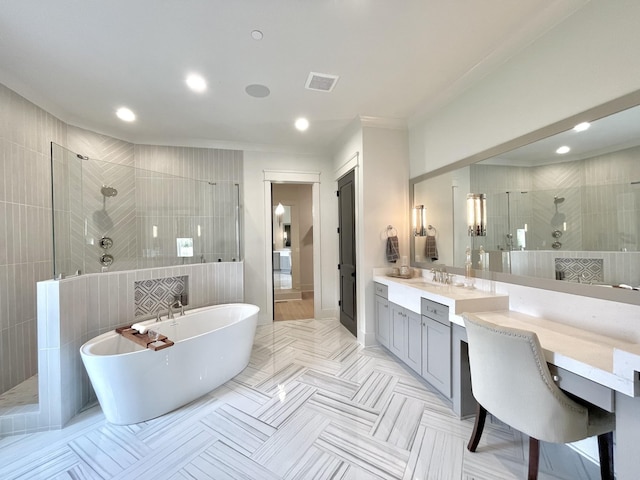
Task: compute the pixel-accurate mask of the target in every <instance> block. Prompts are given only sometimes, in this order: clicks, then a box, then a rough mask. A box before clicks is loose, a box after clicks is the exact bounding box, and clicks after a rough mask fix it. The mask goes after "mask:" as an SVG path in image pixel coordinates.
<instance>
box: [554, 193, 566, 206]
mask: <svg viewBox="0 0 640 480" xmlns="http://www.w3.org/2000/svg"><path fill="white" fill-rule="evenodd" d="M562 202H564V197H558V196H557V195H556V196H555V197H553V204H554V205H558V204H560V203H562Z"/></svg>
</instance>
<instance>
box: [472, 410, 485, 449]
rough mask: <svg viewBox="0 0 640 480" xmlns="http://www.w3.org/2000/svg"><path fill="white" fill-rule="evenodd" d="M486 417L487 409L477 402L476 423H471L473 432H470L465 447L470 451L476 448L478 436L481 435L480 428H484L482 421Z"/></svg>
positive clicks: (478, 440)
mask: <svg viewBox="0 0 640 480" xmlns="http://www.w3.org/2000/svg"><path fill="white" fill-rule="evenodd" d="M486 419H487V410H486V409H485V408H484V407H483V406H482V405H480V404H478V408H477V409H476V423H475V424H474V425H473V433H472V434H471V438H470V439H469V444H468V445H467V449H468V450H469V451H470V452H475V451H476V448H478V443H480V437H481V436H482V430H484V422H485V420H486Z"/></svg>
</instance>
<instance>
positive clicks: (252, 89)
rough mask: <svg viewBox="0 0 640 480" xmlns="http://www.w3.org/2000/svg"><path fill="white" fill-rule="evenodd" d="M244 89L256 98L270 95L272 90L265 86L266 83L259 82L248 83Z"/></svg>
mask: <svg viewBox="0 0 640 480" xmlns="http://www.w3.org/2000/svg"><path fill="white" fill-rule="evenodd" d="M244 91H245V92H247V95H250V96H252V97H255V98H264V97H268V96H269V94H270V93H271V90H269V87H265V86H264V85H259V84H257V83H256V84H253V85H248V86H247V87H246V88H245V89H244Z"/></svg>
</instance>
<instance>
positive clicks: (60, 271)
mask: <svg viewBox="0 0 640 480" xmlns="http://www.w3.org/2000/svg"><path fill="white" fill-rule="evenodd" d="M82 162H83V159H82V158H81V157H79V156H78V155H76V154H75V153H73V152H71V151H69V150H67V149H66V148H64V147H61V146H60V145H57V144H55V143H52V144H51V184H52V189H51V192H52V211H53V274H54V276H57V275H64V276H66V275H71V274H74V273H76V272H82V271H83V264H82V256H80V257H79V256H78V255H77V253H76V252H77V244H78V238H82V237H80V236H79V235H78V233H79V232H78V220H79V219H81V218H82ZM80 251H81V249H80Z"/></svg>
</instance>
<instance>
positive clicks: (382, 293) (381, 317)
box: [373, 282, 391, 348]
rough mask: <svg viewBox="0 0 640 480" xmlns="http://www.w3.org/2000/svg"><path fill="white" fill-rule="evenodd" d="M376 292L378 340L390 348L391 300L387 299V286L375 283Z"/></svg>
mask: <svg viewBox="0 0 640 480" xmlns="http://www.w3.org/2000/svg"><path fill="white" fill-rule="evenodd" d="M373 285H374V288H375V291H376V296H375V299H376V305H375V315H376V340H377V341H378V343H380V345H382V346H384V347H386V348H390V347H389V345H390V338H391V320H390V312H389V300H388V299H387V286H386V285H382V284H381V283H375V282H374V284H373Z"/></svg>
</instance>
